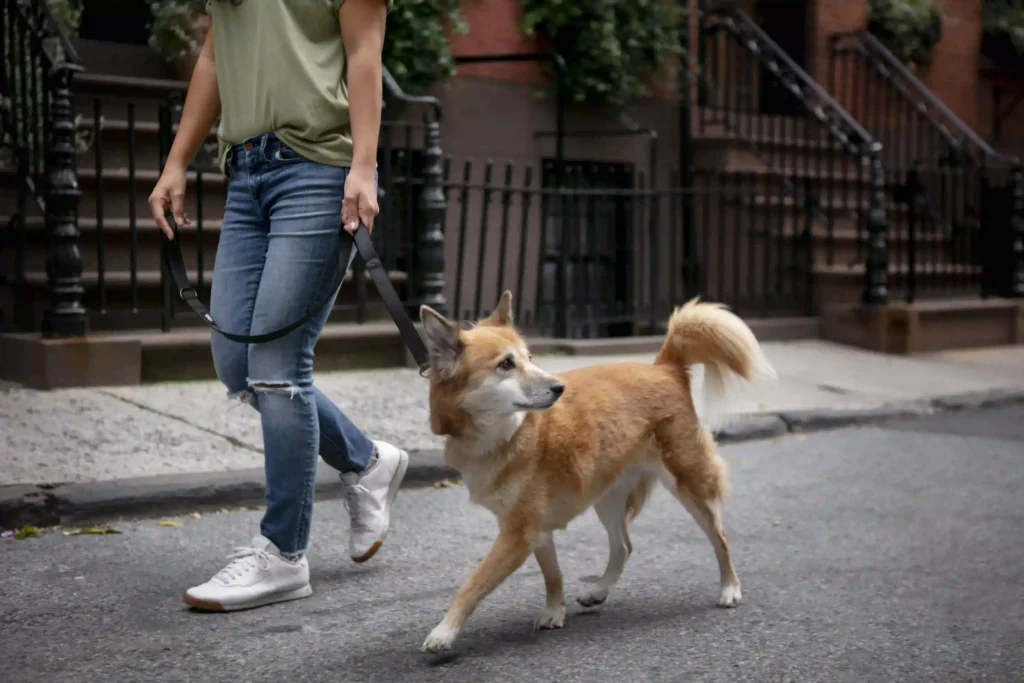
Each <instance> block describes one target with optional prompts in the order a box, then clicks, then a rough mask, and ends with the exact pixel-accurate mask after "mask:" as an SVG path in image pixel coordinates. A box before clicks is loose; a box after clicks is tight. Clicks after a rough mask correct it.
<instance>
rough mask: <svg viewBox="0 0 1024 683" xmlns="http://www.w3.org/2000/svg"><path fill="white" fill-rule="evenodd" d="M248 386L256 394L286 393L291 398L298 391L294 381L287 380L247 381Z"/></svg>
mask: <svg viewBox="0 0 1024 683" xmlns="http://www.w3.org/2000/svg"><path fill="white" fill-rule="evenodd" d="M249 386H250V387H251V388H252V390H253V391H254V392H255V393H257V394H287V395H288V397H289V398H292V397H294V396H295V394H297V393H298V392H299V388H298V387H297V386H295V383H294V382H288V381H276V382H275V381H252V380H250V381H249Z"/></svg>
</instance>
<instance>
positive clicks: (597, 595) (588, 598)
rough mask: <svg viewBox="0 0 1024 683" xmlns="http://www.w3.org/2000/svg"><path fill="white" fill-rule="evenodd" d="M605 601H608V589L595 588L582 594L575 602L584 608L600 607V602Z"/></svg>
mask: <svg viewBox="0 0 1024 683" xmlns="http://www.w3.org/2000/svg"><path fill="white" fill-rule="evenodd" d="M607 599H608V589H607V588H595V589H594V590H592V591H590V592H589V593H584V594H583V595H581V596H579V597H578V598H576V602H578V603H580V604H581V605H583V606H584V607H593V606H595V605H600V604H601V603H602V602H604V601H605V600H607Z"/></svg>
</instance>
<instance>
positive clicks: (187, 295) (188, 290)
mask: <svg viewBox="0 0 1024 683" xmlns="http://www.w3.org/2000/svg"><path fill="white" fill-rule="evenodd" d="M178 296H180V297H181V300H182V301H188V300H189V299H198V298H199V293H198V292H196V290H195V289H193V288H192V287H182V288H181V289H179V290H178Z"/></svg>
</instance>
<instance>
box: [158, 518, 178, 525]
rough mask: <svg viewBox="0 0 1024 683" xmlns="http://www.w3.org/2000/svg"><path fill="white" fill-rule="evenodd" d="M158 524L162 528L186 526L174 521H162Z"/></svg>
mask: <svg viewBox="0 0 1024 683" xmlns="http://www.w3.org/2000/svg"><path fill="white" fill-rule="evenodd" d="M157 524H159V525H160V526H185V525H184V524H182V523H181V522H176V521H174V520H173V519H161V520H160V521H159V522H157Z"/></svg>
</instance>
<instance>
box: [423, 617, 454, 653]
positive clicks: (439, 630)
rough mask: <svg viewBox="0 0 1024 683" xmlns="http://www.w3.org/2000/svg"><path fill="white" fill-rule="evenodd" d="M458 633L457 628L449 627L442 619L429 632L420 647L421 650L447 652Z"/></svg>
mask: <svg viewBox="0 0 1024 683" xmlns="http://www.w3.org/2000/svg"><path fill="white" fill-rule="evenodd" d="M457 635H459V630H458V629H457V628H451V627H449V626H448V625H447V624H445V623H444V622H443V621H442V622H441V623H440V624H438V625H437V626H435V627H434V630H433V631H431V632H430V635H429V636H427V639H426V640H425V641H423V647H421V648H420V650H422V651H423V652H434V653H437V652H447V651H448V650H450V649H452V643H454V642H455V637H456V636H457Z"/></svg>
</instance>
